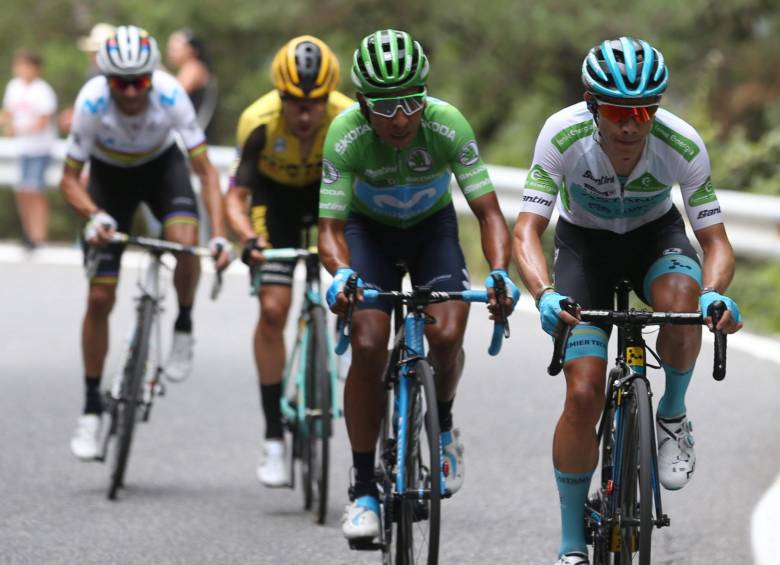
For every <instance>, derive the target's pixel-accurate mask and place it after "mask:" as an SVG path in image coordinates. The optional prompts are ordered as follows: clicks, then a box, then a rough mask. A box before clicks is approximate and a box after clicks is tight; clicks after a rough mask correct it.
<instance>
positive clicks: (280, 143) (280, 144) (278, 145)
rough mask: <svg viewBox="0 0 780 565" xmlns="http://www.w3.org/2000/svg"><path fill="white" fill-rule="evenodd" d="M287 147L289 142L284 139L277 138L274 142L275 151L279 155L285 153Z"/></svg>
mask: <svg viewBox="0 0 780 565" xmlns="http://www.w3.org/2000/svg"><path fill="white" fill-rule="evenodd" d="M285 147H287V142H286V141H285V140H284V138H283V137H277V138H276V140H275V141H274V151H276V152H277V153H281V152H282V151H284V148H285Z"/></svg>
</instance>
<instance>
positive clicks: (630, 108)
mask: <svg viewBox="0 0 780 565" xmlns="http://www.w3.org/2000/svg"><path fill="white" fill-rule="evenodd" d="M582 81H583V83H584V85H585V94H584V99H585V101H584V102H580V103H579V104H575V105H574V106H570V107H568V108H565V109H563V110H561V111H560V112H557V113H556V114H553V115H552V116H551V117H550V118H549V119H548V120H547V122H546V123H545V125H544V127H543V128H542V131H541V133H540V134H539V138H538V140H537V143H536V149H535V151H534V158H533V164H532V167H531V169H530V171H529V173H528V177H527V180H526V186H525V191H524V193H523V204H522V208H521V212H520V215H519V216H518V220H517V223H516V225H515V230H514V245H513V253H514V258H515V261H516V262H517V266H518V269H519V271H520V274H521V276H522V278H523V281H524V282H525V285H526V287H527V288H528V290H529V291H530V292H531V293H532V294H533V296H534V297H535V298H536V301H537V307H538V308H539V310H540V314H541V321H542V327H543V329H544V331H546V332H547V333H549V334H551V335H552V334H554V332H555V329H556V327H557V325H558V323H559V321H563V322H565V323H567V324H571V325H575V324H577V322H578V321H577V319H576V318H574V317H572V316H570V315H569V314H567V313H566V312H561V309H560V301H561V300H562V299H563V298H566V297H571V298H572V299H573V300H575V301H576V302H578V303H579V304H581V305H582V306H583V307H584V308H597V309H611V308H612V296H613V288H614V285H615V283H616V282H618V281H619V280H622V279H628V280H629V281H630V282H631V284H632V287H633V288H634V290H635V292H636V293H637V295H638V296H639V297H640V298H641V299H642V300H644V301H645V302H646V303H647V304H650V305H651V306H652V307H653V308H655V309H656V310H663V311H671V312H690V311H696V310H699V309H700V310H701V311H702V312H706V311H707V307H708V306H709V305H710V304H711V303H712V302H714V301H715V300H721V301H723V302H724V303H725V304H726V305H727V307H728V310H729V311H728V312H727V313H726V314H725V315H724V317H723V319H722V320H721V321H720V322H719V324H718V328H719V329H723V330H725V331H726V332H728V333H733V332H735V331H737V330H738V329H739V328H741V327H742V324H741V320H740V313H739V308H738V307H737V305H736V304H735V303H734V301H732V300H731V299H730V298H728V297H726V296H723V295H722V294H721V293H723V292H725V290H726V288H727V287H728V284H729V283H730V281H731V278H732V276H733V274H734V254H733V251H732V249H731V244H730V243H729V240H728V237H727V236H726V231H725V229H724V226H723V223H722V218H721V210H720V205H719V204H718V200H717V198H716V195H715V191H714V189H713V186H712V182H711V180H710V163H709V157H708V155H707V150H706V148H705V147H704V143H703V142H702V140H701V137H700V136H699V134H698V133H697V132H696V130H694V129H693V127H691V126H690V125H689V124H687V123H686V122H684V121H683V120H681V119H680V118H678V117H677V116H675V115H673V114H671V113H670V112H667V111H665V110H663V109H659V104H660V101H661V95H662V94H663V92H664V91H665V90H666V87H667V81H668V70H667V68H666V65H665V63H664V60H663V57H662V55H661V54H660V52H658V50H656V49H655V48H653V47H652V46H651V45H649V44H648V43H647V42H645V41H641V40H635V39H631V38H628V37H621V38H619V39H616V40H611V41H605V42H603V43H601V44H600V45H597V46H595V47H594V48H593V49H591V50H590V52H589V53H588V55H587V57H586V58H585V61H584V62H583V66H582ZM675 184H679V186H680V190H681V192H682V196H683V200H684V202H685V211H686V214H687V216H688V219H689V221H690V223H691V226H692V227H693V230H694V234H695V235H696V239H697V240H698V241H699V243H700V245H701V247H702V249H703V251H704V254H703V260H702V261H701V263H700V261H699V258H698V256H697V255H696V252H695V251H694V249H693V247H692V246H691V244H690V242H689V240H688V238H687V236H686V234H685V226H684V223H683V221H682V217H681V216H680V213H679V212H678V211H677V209H676V208H675V207H674V206H673V204H672V200H671V192H672V190H673V187H674V185H675ZM556 202H557V209H558V212H559V213H560V220H559V222H558V225H557V227H556V235H555V246H556V251H555V262H554V275H555V276H554V285H553V284H552V281H551V278H550V273H549V270H548V266H547V262H546V260H545V257H544V254H543V252H542V245H541V235H542V233H543V232H544V230H545V228H546V227H547V224H548V222H549V219H550V216H551V214H552V212H553V208H554V207H555V205H556ZM637 249H642V251H643V252H642V253H641V254H637V253H636V250H637ZM608 332H609V328H608V327H603V328H602V327H597V326H593V325H589V324H579V325H576V327H575V328H574V329H573V331H572V339H570V340H569V343H568V346H567V349H566V357H565V365H564V372H565V375H566V401H565V404H564V408H563V413H562V414H561V417H560V419H559V421H558V425H557V427H556V430H555V435H554V439H553V465H554V467H555V478H556V483H557V486H558V491H559V495H560V505H561V524H562V540H561V546H560V549H559V560H558V563H559V564H561V565H586V564H587V563H588V555H587V548H586V544H585V532H584V522H583V507H584V503H585V501H586V498H587V494H588V487H589V484H590V479H591V476H592V474H593V470H594V469H595V467H596V464H597V462H598V446H597V440H596V433H595V426H596V424H597V422H598V419H599V416H600V414H601V409H602V407H603V403H604V388H605V378H606V366H607V341H608V339H609V333H608ZM700 346H701V330H700V328H698V327H696V326H676V327H672V326H664V327H662V328H661V330H660V332H659V336H658V341H657V348H658V353H659V354H660V356H661V359H662V362H663V363H662V365H663V368H664V371H665V373H666V389H665V391H664V396H663V397H662V398H661V400H660V401H659V403H658V413H657V432H658V442H659V457H658V466H659V479H660V481H661V483H662V484H663V485H664V486H665V487H666V488H667V489H672V490H674V489H679V488H682V487H683V486H684V485H685V484H686V483H687V482H688V480H689V479H690V478H691V476H692V475H693V471H694V468H695V461H696V459H695V454H694V451H693V437H692V436H691V425H690V421H689V420H688V417H687V413H686V408H685V392H686V389H687V387H688V383H689V381H690V378H691V375H692V373H693V366H694V363H695V361H696V358H697V356H698V354H699V349H700Z"/></svg>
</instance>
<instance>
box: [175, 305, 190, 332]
mask: <svg viewBox="0 0 780 565" xmlns="http://www.w3.org/2000/svg"><path fill="white" fill-rule="evenodd" d="M173 329H174V331H177V332H185V333H192V304H190V305H189V306H184V305H183V304H179V315H178V316H177V318H176V322H175V323H174V324H173Z"/></svg>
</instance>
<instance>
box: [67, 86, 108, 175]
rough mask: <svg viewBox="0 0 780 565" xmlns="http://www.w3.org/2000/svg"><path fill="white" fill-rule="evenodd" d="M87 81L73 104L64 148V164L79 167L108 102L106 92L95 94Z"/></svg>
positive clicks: (91, 142)
mask: <svg viewBox="0 0 780 565" xmlns="http://www.w3.org/2000/svg"><path fill="white" fill-rule="evenodd" d="M88 87H90V83H87V85H85V87H84V88H82V89H81V92H79V95H78V96H77V97H76V103H75V104H74V106H73V124H72V125H71V128H70V133H69V134H68V140H67V142H66V149H65V164H66V165H68V166H70V167H73V168H75V169H80V168H81V167H82V166H83V165H84V163H85V162H86V161H87V160H88V159H89V156H90V154H91V153H92V148H93V146H94V144H95V135H96V134H97V129H98V126H99V125H100V115H101V113H102V112H103V111H104V110H105V108H106V106H107V104H108V98H107V96H108V95H107V94H105V95H104V94H102V93H101V94H95V95H92V94H91V93H94V89H91V88H88Z"/></svg>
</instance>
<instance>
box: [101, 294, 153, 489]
mask: <svg viewBox="0 0 780 565" xmlns="http://www.w3.org/2000/svg"><path fill="white" fill-rule="evenodd" d="M154 307H155V306H154V301H153V300H152V298H151V297H149V296H144V297H142V298H141V300H140V301H139V303H138V309H137V312H138V317H137V322H136V327H135V332H134V334H133V339H132V341H131V345H130V354H129V355H128V358H127V362H126V363H125V367H124V372H123V377H122V390H121V393H120V400H119V402H117V404H116V407H115V415H116V449H115V452H114V459H113V463H112V468H111V477H110V480H109V486H108V499H109V500H116V495H117V491H118V490H119V488H120V487H122V486H124V479H125V474H126V472H127V464H128V461H129V459H130V446H131V444H132V441H133V430H134V429H135V423H136V409H137V408H138V398H139V396H140V392H141V384H142V383H143V380H144V375H145V373H146V362H147V359H148V357H149V345H150V344H149V339H150V336H151V331H152V321H153V317H154Z"/></svg>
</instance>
